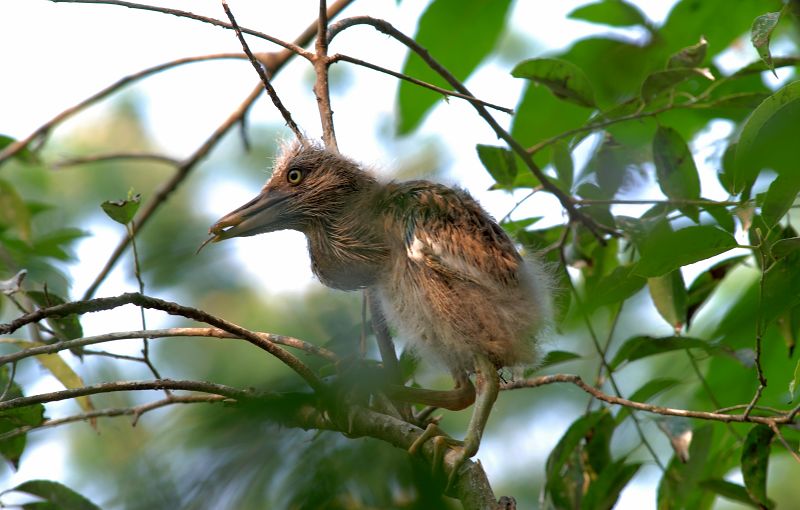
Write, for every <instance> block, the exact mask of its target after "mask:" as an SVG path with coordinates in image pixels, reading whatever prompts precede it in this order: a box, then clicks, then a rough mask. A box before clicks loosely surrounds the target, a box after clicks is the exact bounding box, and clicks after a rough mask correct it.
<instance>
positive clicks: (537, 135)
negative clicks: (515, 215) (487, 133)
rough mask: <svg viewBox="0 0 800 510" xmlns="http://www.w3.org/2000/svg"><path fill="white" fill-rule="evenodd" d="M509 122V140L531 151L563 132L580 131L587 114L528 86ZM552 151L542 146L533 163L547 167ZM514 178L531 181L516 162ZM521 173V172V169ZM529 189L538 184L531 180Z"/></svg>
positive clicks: (539, 88)
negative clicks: (578, 129) (512, 139)
mask: <svg viewBox="0 0 800 510" xmlns="http://www.w3.org/2000/svg"><path fill="white" fill-rule="evenodd" d="M516 112H517V113H516V115H514V118H513V119H512V122H513V124H512V127H511V136H513V137H514V139H515V140H517V141H518V142H519V143H520V144H522V145H524V146H525V147H531V146H534V145H536V144H537V143H540V142H542V141H544V140H547V139H549V138H550V137H552V136H555V135H559V134H561V133H563V132H564V131H567V130H570V129H574V128H576V127H580V126H581V125H582V124H583V123H584V122H585V121H586V119H588V118H589V115H590V114H591V110H589V109H588V108H584V107H582V106H577V105H574V104H572V103H565V102H563V101H560V100H559V99H558V98H556V97H555V96H553V94H551V93H550V92H549V91H548V90H547V89H546V88H545V87H537V86H535V84H530V85H528V86H527V88H526V89H525V92H524V93H523V95H522V99H521V100H520V102H519V104H518V105H517V108H516ZM551 154H552V147H550V146H546V147H543V148H541V149H539V150H538V151H536V153H534V154H533V158H534V161H536V163H537V164H538V165H539V166H541V167H544V166H546V165H547V164H549V163H550V159H551ZM517 165H518V167H519V168H520V170H521V171H520V172H519V174H518V178H519V177H522V176H525V177H527V178H528V179H531V173H530V172H529V171H528V170H527V166H524V163H522V161H521V160H520V159H517ZM523 168H524V169H525V170H524V171H522V169H523ZM531 182H532V184H533V186H536V185H537V184H539V183H538V182H536V181H535V180H532V179H531Z"/></svg>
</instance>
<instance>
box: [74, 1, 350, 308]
mask: <svg viewBox="0 0 800 510" xmlns="http://www.w3.org/2000/svg"><path fill="white" fill-rule="evenodd" d="M351 1H352V0H339V1H338V2H336V3H335V4H334V5H332V6H331V8H330V12H329V16H335V15H336V14H338V13H339V11H341V10H342V9H344V8H345V7H346V6H347V5H349V4H350V2H351ZM315 27H316V22H314V23H312V24H311V25H309V27H307V28H306V29H305V30H304V31H303V32H302V33H301V34H300V36H298V38H297V39H296V40H295V43H294V44H295V45H297V46H303V45H305V44H308V42H309V41H310V40H311V38H312V37H313V36H314V33H315V32H314V29H315ZM247 33H249V32H247ZM295 54H296V53H293V52H292V51H289V50H284V51H282V52H280V53H277V54H274V53H271V54H268V55H267V56H268V57H270V58H266V57H265V58H262V59H261V61H262V63H264V64H265V66H266V67H267V68H268V69H269V71H270V74H271V75H272V76H275V74H277V73H278V72H279V71H280V70H281V69H283V67H284V66H285V65H286V63H287V62H288V61H289V60H290V59H291V58H292V57H293V56H294V55H295ZM262 90H263V89H262V86H261V83H259V84H258V85H257V86H256V87H255V88H254V89H253V91H252V92H251V93H250V95H249V96H248V97H247V98H246V99H245V100H244V101H243V102H242V103H241V104H240V105H239V107H238V108H236V110H234V111H233V112H232V113H231V114H230V115H229V116H228V118H227V119H225V121H224V122H223V123H222V124H221V125H220V126H219V127H217V129H216V130H215V131H214V132H213V133H212V134H211V136H209V137H208V139H206V141H205V142H203V144H202V145H201V146H200V147H198V148H197V150H195V151H194V153H192V154H191V155H190V156H189V157H188V158H187V159H186V160H184V161H183V162H182V163H181V164H180V166H179V167H178V169H177V171H176V172H175V175H173V177H172V178H171V179H170V180H169V181H167V182H165V183H164V184H162V185H161V187H159V188H158V189H157V190H156V192H155V194H154V196H153V197H152V198H151V199H150V201H149V202H148V203H147V204H145V205H144V207H142V209H141V210H140V211H139V213H138V214H137V216H136V218H135V219H134V221H133V222H132V223H131V227H132V228H133V232H134V234H135V233H136V232H138V231H139V229H140V228H142V227H144V225H145V223H147V221H148V220H149V219H150V217H151V216H152V215H153V214H154V213H155V212H156V211H157V210H158V209H159V207H160V206H161V204H162V203H163V202H165V201H166V199H167V198H168V197H169V195H170V194H171V193H172V192H173V191H174V190H175V189H176V188H177V187H178V186H179V185H180V184H181V183H182V182H183V181H184V180H185V179H186V177H187V176H188V175H189V173H190V172H191V171H192V169H193V168H194V167H195V166H196V165H197V163H199V162H200V161H201V160H202V159H204V158H205V157H206V155H207V154H208V153H209V152H211V150H212V149H213V148H214V147H215V146H216V145H217V143H219V141H220V140H221V139H222V137H223V136H224V135H225V134H226V133H227V132H228V131H229V130H230V129H231V128H232V127H233V126H236V125H239V123H240V122H241V121H242V119H243V118H244V117H245V116H246V115H247V111H248V110H249V109H250V107H251V106H252V104H253V103H254V102H255V100H256V99H257V98H258V96H259V95H261V91H262ZM128 242H129V240H128V236H125V237H124V238H123V239H122V240H120V242H119V244H117V247H116V248H115V249H114V251H113V252H112V253H111V255H110V256H109V258H108V260H107V261H106V264H105V265H104V266H103V268H102V269H101V270H100V273H99V274H98V275H97V277H96V278H95V279H94V281H93V282H92V284H91V285H90V286H89V288H88V289H86V292H84V294H83V299H89V298H91V297H92V296H94V293H95V292H97V289H98V287H100V284H101V283H103V281H104V280H105V279H106V277H107V276H108V275H109V274H110V273H111V269H112V268H113V267H114V266H115V265H116V263H117V261H118V260H119V258H120V257H121V256H122V254H123V253H125V250H126V249H127V247H128Z"/></svg>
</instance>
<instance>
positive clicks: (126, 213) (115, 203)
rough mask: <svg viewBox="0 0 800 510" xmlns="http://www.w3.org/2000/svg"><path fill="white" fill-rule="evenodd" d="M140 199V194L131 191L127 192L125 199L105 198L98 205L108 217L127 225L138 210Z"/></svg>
mask: <svg viewBox="0 0 800 510" xmlns="http://www.w3.org/2000/svg"><path fill="white" fill-rule="evenodd" d="M141 201H142V195H141V194H139V193H136V194H135V195H133V194H132V193H128V198H127V200H107V201H105V202H103V203H102V204H100V207H102V208H103V211H104V212H105V213H106V214H107V215H108V217H109V218H111V219H112V220H114V221H116V222H117V223H120V224H122V225H127V224H128V223H130V222H131V220H133V217H134V216H135V215H136V211H137V210H139V204H140V202H141Z"/></svg>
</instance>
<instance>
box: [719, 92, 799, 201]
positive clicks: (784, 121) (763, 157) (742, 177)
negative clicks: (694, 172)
mask: <svg viewBox="0 0 800 510" xmlns="http://www.w3.org/2000/svg"><path fill="white" fill-rule="evenodd" d="M798 125H800V81H795V82H792V83H789V84H788V85H786V86H785V87H783V88H781V89H780V90H778V91H777V92H775V93H774V94H772V95H771V96H769V97H768V98H767V99H765V100H764V102H763V103H761V104H760V105H759V106H758V108H756V109H755V110H754V111H753V113H752V114H751V115H750V117H749V118H748V119H747V121H746V122H745V123H744V126H743V127H742V131H741V134H740V135H739V142H738V144H737V147H736V154H735V167H734V173H733V175H731V176H730V178H731V186H732V188H733V189H734V191H735V192H736V193H739V192H741V191H743V190H745V189H749V188H750V187H751V186H752V185H753V183H754V182H755V180H756V177H758V174H759V172H760V171H761V170H762V169H763V168H772V169H773V170H775V171H776V172H778V174H782V173H786V174H789V173H793V172H796V171H797V168H796V161H797V154H796V152H795V151H796V144H797V126H798ZM726 172H727V169H726Z"/></svg>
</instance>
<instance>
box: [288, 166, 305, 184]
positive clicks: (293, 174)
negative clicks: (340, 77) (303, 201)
mask: <svg viewBox="0 0 800 510" xmlns="http://www.w3.org/2000/svg"><path fill="white" fill-rule="evenodd" d="M286 180H287V181H289V184H300V181H302V180H303V172H301V171H300V170H297V169H296V168H293V169H292V170H289V173H287V174H286Z"/></svg>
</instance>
